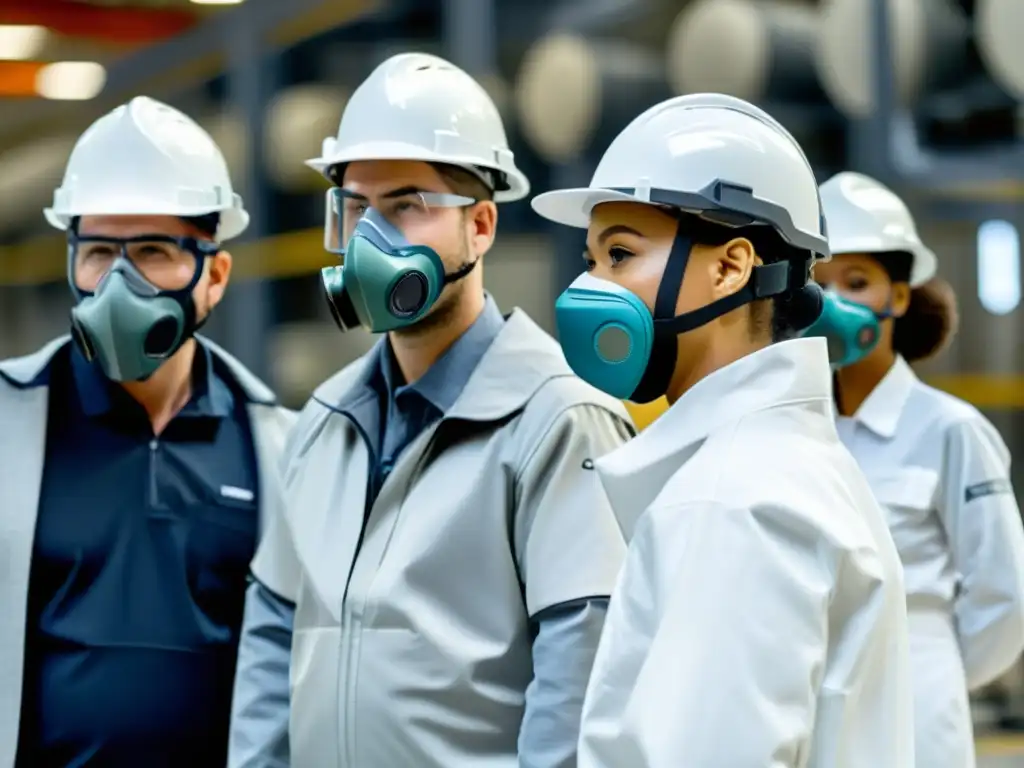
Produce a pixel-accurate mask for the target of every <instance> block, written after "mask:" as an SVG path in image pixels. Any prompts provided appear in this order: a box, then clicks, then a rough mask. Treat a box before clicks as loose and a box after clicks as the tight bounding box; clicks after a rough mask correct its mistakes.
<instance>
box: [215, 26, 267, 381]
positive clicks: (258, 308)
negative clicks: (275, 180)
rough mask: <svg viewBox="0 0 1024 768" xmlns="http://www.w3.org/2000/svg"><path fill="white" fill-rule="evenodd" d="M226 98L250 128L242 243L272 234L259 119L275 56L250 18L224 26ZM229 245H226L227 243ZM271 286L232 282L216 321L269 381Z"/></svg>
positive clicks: (242, 185)
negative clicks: (246, 220)
mask: <svg viewBox="0 0 1024 768" xmlns="http://www.w3.org/2000/svg"><path fill="white" fill-rule="evenodd" d="M225 42H226V45H227V58H228V98H227V101H228V103H227V108H228V109H231V110H235V111H236V112H237V113H238V114H239V115H241V117H242V120H243V122H244V124H245V125H246V127H247V130H248V133H247V136H246V142H245V151H246V163H245V171H244V173H243V174H242V175H241V178H239V179H233V181H234V183H235V185H236V190H237V191H238V192H239V193H240V194H241V195H242V198H243V199H244V200H245V205H246V209H247V210H248V211H249V215H250V217H251V221H250V224H249V228H248V229H247V230H246V232H245V234H244V235H243V237H242V238H240V241H241V242H245V241H250V240H257V239H259V238H262V237H265V236H266V235H268V234H270V233H271V232H272V231H273V229H272V222H271V221H269V217H270V215H271V205H270V199H269V196H270V189H269V183H268V180H267V175H266V171H265V169H264V166H263V158H262V154H263V133H264V131H263V124H264V120H265V115H266V108H267V104H268V103H269V100H270V96H271V94H272V92H273V91H272V82H273V79H274V78H272V77H271V75H272V74H274V72H273V69H274V66H273V65H274V64H275V63H276V61H277V55H276V54H271V55H268V54H267V52H266V47H265V45H264V41H263V34H261V31H260V30H259V28H258V27H257V25H255V24H254V23H252V21H251V20H249V19H241V20H240V23H239V24H238V25H237V26H235V27H231V28H229V29H228V30H227V40H226V41H225ZM229 247H230V244H229ZM270 293H271V286H270V285H269V284H267V283H266V282H264V281H263V280H246V281H239V282H237V283H235V284H233V285H232V286H231V287H230V288H229V289H228V292H227V295H226V296H225V297H224V302H223V304H222V307H221V308H220V311H219V312H218V313H217V315H216V320H217V321H223V322H222V323H221V327H222V328H223V338H224V342H225V345H226V346H227V347H228V349H229V350H230V351H231V352H232V354H234V355H236V356H237V357H238V359H239V360H241V361H242V363H244V364H245V365H246V366H248V367H249V369H250V370H252V372H253V373H255V374H256V375H257V376H259V377H260V378H262V379H264V380H265V381H267V382H268V384H271V385H272V381H271V379H272V376H271V371H270V366H269V356H268V342H269V339H268V336H269V333H270V329H271V326H272V323H273V316H272V308H271V306H270Z"/></svg>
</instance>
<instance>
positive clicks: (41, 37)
mask: <svg viewBox="0 0 1024 768" xmlns="http://www.w3.org/2000/svg"><path fill="white" fill-rule="evenodd" d="M46 37H47V31H46V27H37V26H32V25H28V24H25V25H21V24H0V59H3V60H6V61H28V60H29V59H34V58H35V57H36V56H38V55H39V53H40V52H41V51H42V50H43V45H44V44H45V43H46Z"/></svg>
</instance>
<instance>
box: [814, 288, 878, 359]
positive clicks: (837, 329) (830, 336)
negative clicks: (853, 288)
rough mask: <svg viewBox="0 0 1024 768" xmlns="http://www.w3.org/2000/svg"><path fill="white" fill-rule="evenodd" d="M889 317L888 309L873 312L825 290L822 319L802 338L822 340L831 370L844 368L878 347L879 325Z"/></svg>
mask: <svg viewBox="0 0 1024 768" xmlns="http://www.w3.org/2000/svg"><path fill="white" fill-rule="evenodd" d="M892 316H893V315H892V312H891V311H889V310H886V311H884V312H875V311H874V310H873V309H871V308H870V307H866V306H864V305H863V304H857V303H856V302H853V301H849V300H848V299H844V298H843V297H842V296H840V295H839V294H838V293H836V292H835V291H832V290H828V291H825V302H824V306H823V308H822V312H821V316H820V317H819V318H818V319H817V321H815V323H814V324H813V325H811V327H809V328H808V329H807V330H806V331H804V333H803V335H804V336H821V337H824V339H825V342H826V343H827V344H828V359H829V363H830V364H831V365H832V368H833V369H839V368H845V367H846V366H848V365H853V364H854V363H857V362H859V361H861V360H863V359H864V358H865V357H867V355H869V354H870V353H871V351H872V350H873V349H874V348H875V347H876V346H878V340H879V339H880V338H881V336H882V328H881V325H880V323H881V321H883V320H887V319H888V318H890V317H892Z"/></svg>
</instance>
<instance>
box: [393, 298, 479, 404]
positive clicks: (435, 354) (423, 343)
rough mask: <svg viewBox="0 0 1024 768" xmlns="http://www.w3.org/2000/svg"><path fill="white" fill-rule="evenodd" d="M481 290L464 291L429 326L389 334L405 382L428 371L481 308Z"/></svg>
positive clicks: (467, 326) (409, 381)
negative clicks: (448, 308)
mask: <svg viewBox="0 0 1024 768" xmlns="http://www.w3.org/2000/svg"><path fill="white" fill-rule="evenodd" d="M485 301H486V300H485V298H484V292H483V291H482V290H480V291H466V292H465V293H464V294H463V296H462V297H461V299H460V301H459V302H458V303H457V304H454V305H453V306H452V307H451V309H450V310H449V311H447V312H445V314H444V317H443V318H436V320H437V322H431V323H430V325H429V327H427V328H423V329H412V332H410V330H406V331H404V332H394V331H392V332H391V333H390V334H388V338H389V339H390V341H391V350H392V352H394V355H395V360H396V362H397V363H398V367H399V369H400V370H401V371H402V376H403V377H404V378H405V381H406V383H408V384H412V383H413V382H414V381H416V380H417V379H419V378H421V377H422V376H423V375H424V374H425V373H426V372H427V371H429V370H430V366H432V365H433V364H434V363H435V362H437V360H438V359H439V358H440V357H441V355H443V354H444V353H445V352H447V351H448V348H449V347H451V345H452V344H454V343H455V342H456V341H458V340H459V338H460V337H461V336H462V334H464V333H465V332H466V331H468V330H469V328H470V326H472V325H473V323H475V322H476V319H477V318H478V317H480V313H481V312H483V311H484V303H485Z"/></svg>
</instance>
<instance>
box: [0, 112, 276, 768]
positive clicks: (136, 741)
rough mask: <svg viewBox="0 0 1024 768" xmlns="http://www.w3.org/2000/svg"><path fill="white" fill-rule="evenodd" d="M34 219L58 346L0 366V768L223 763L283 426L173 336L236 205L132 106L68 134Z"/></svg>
mask: <svg viewBox="0 0 1024 768" xmlns="http://www.w3.org/2000/svg"><path fill="white" fill-rule="evenodd" d="M46 217H47V219H48V221H49V222H50V223H51V224H52V225H53V226H55V227H57V228H59V229H62V230H64V231H66V232H67V238H68V280H69V283H70V287H71V290H72V293H73V295H74V298H75V305H74V308H73V310H72V313H71V315H72V318H71V319H72V329H73V337H74V338H73V339H69V338H67V337H65V338H61V339H57V340H55V341H53V342H51V343H50V344H48V345H47V346H46V347H44V348H43V349H42V350H40V351H38V352H36V353H35V354H32V355H29V356H27V357H23V358H19V359H14V360H6V361H2V362H0V426H2V429H0V488H2V489H3V494H2V496H0V521H2V522H0V553H2V561H3V565H4V567H3V571H2V573H0V605H2V606H3V612H2V618H0V648H2V649H3V652H2V653H0V766H5V767H7V766H17V767H18V768H23V767H24V768H30V767H31V768H40V767H41V766H68V765H97V766H98V765H102V766H104V768H139V767H140V766H146V768H162V767H163V766H167V768H171V767H172V766H173V768H181V767H182V766H189V767H190V768H200V767H203V768H223V765H224V763H225V760H226V751H227V728H228V716H229V712H230V700H231V692H232V681H233V677H234V668H235V656H236V653H237V642H238V633H239V628H240V624H241V619H242V607H243V601H244V593H245V586H246V576H247V572H248V566H249V562H250V559H251V558H252V556H253V553H254V552H255V549H256V543H257V536H258V533H259V531H260V529H261V527H262V521H263V520H265V519H268V518H270V517H273V516H274V515H276V514H279V511H278V510H277V507H278V506H279V504H280V485H279V477H278V466H279V461H280V454H281V451H282V449H283V446H284V441H285V436H286V433H287V431H288V429H289V428H290V427H291V425H292V424H293V423H294V414H291V413H289V412H287V411H285V410H283V409H281V408H280V407H278V406H277V404H276V401H275V398H274V395H273V393H272V392H271V391H270V390H269V389H267V387H266V386H265V385H264V384H262V383H261V382H259V381H258V380H257V379H256V378H255V377H254V376H253V375H252V374H250V373H249V372H248V371H246V370H245V369H244V368H243V367H242V366H241V365H240V364H239V363H238V362H237V361H235V360H234V359H232V358H231V357H230V356H228V355H227V354H226V353H224V352H223V351H222V350H220V349H219V348H217V347H216V346H214V345H213V344H211V343H209V342H206V341H204V340H199V339H197V338H196V337H195V336H194V332H195V331H196V329H197V328H198V327H199V326H200V325H201V324H202V323H203V321H204V320H206V319H207V318H208V317H209V315H210V312H211V311H212V310H213V308H214V307H215V306H216V305H217V303H218V302H219V301H220V299H221V297H222V296H223V294H224V290H225V288H226V287H227V283H228V277H229V275H230V272H231V256H230V255H229V254H228V253H227V252H226V251H224V250H223V248H222V245H221V244H222V243H223V242H224V241H225V240H228V239H230V238H232V237H235V236H237V235H239V234H240V233H241V232H242V231H243V230H244V229H245V227H246V224H247V223H248V215H247V214H246V212H245V210H244V208H243V206H242V201H241V199H240V198H239V197H238V196H237V195H235V194H234V193H233V191H232V187H231V181H230V179H229V177H228V172H227V168H226V166H225V164H224V158H223V157H222V155H221V153H220V151H219V149H218V148H217V147H216V145H215V144H214V143H213V141H212V140H211V139H210V137H209V136H208V135H207V134H206V133H205V132H204V131H203V130H202V129H201V128H199V126H197V125H196V124H195V123H194V122H192V121H191V120H190V119H189V118H187V117H186V116H185V115H183V114H181V113H179V112H177V111H176V110H173V109H171V108H170V107H168V106H165V105H163V104H160V103H158V102H156V101H153V100H151V99H147V98H136V99H133V100H132V101H131V102H130V103H128V104H126V105H123V106H121V107H118V108H117V109H115V110H114V111H112V112H110V113H109V114H107V115H105V116H104V117H101V118H100V119H99V120H97V121H96V122H95V123H94V124H93V125H92V126H91V127H90V128H89V129H88V130H87V131H86V132H85V133H84V134H83V135H82V137H81V138H80V139H79V141H78V143H77V145H76V146H75V148H74V150H73V152H72V154H71V157H70V159H69V161H68V165H67V170H66V173H65V177H64V181H63V183H62V185H61V187H60V188H59V189H57V191H56V192H55V194H54V201H53V205H52V207H50V208H48V209H47V210H46Z"/></svg>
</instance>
